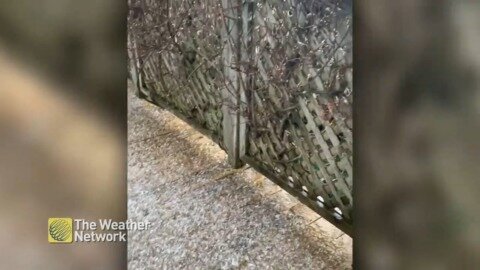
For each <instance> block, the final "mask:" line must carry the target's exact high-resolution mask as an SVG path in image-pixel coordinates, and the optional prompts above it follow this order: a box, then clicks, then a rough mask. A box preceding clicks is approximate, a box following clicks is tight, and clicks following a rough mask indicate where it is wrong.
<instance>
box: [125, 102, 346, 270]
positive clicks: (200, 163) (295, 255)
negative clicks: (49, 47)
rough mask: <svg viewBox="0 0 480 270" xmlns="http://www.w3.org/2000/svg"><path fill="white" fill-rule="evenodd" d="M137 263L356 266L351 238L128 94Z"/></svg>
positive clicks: (131, 252) (133, 257)
mask: <svg viewBox="0 0 480 270" xmlns="http://www.w3.org/2000/svg"><path fill="white" fill-rule="evenodd" d="M129 106H130V107H129V153H128V158H129V161H128V193H129V200H128V203H129V205H128V214H129V218H131V219H135V220H139V221H145V220H148V221H150V222H152V223H153V226H152V227H151V229H150V230H148V231H137V232H131V233H130V234H129V239H128V264H129V269H179V268H184V269H349V268H351V243H352V242H351V238H349V237H348V236H345V235H343V234H342V233H341V232H340V231H338V230H337V229H335V228H334V227H333V226H331V225H330V224H327V223H326V222H325V221H324V220H323V219H321V218H320V217H319V216H318V215H316V214H315V213H313V212H311V211H309V209H307V208H306V207H304V206H303V205H301V204H299V203H298V201H297V200H296V199H294V198H293V197H291V196H289V195H288V194H286V193H285V192H284V191H282V190H280V189H279V188H278V187H277V186H276V185H275V184H273V183H272V182H270V181H269V180H267V179H265V178H264V177H262V176H261V175H259V174H257V173H256V172H255V171H253V170H252V169H244V170H240V171H234V172H231V173H230V172H229V170H230V169H229V166H228V165H227V163H226V156H225V154H224V153H223V152H222V151H221V150H220V148H218V147H217V146H216V145H215V144H214V143H213V142H211V141H210V140H209V139H208V138H206V137H205V136H203V135H201V134H200V133H198V132H197V131H195V130H194V129H192V128H191V127H189V126H188V125H186V124H185V123H184V122H182V121H181V120H179V119H178V118H176V117H174V116H173V115H172V114H170V113H168V112H167V111H165V110H162V109H160V108H157V107H155V106H153V105H151V104H149V103H147V102H145V101H142V100H139V99H138V98H136V97H135V96H133V95H132V94H131V93H130V94H129Z"/></svg>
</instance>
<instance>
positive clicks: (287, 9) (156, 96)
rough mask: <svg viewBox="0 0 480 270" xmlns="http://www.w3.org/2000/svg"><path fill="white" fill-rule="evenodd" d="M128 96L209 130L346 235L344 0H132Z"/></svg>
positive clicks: (347, 31) (348, 128)
mask: <svg viewBox="0 0 480 270" xmlns="http://www.w3.org/2000/svg"><path fill="white" fill-rule="evenodd" d="M129 4H130V14H129V41H128V42H129V56H130V70H131V77H132V79H133V81H134V83H135V85H136V86H137V92H138V95H139V96H140V97H142V98H145V99H147V100H149V101H151V102H153V103H155V104H158V105H160V106H162V107H166V108H168V109H170V110H172V111H173V112H175V113H176V114H177V115H179V116H180V117H182V118H184V119H185V120H187V121H188V122H189V123H191V124H194V125H195V126H196V127H198V128H199V129H201V130H203V131H204V132H207V133H208V135H210V136H211V137H212V138H213V139H214V140H215V141H216V142H217V143H218V144H219V145H220V146H221V147H222V148H223V149H224V150H226V152H227V153H228V154H229V159H230V161H231V163H232V165H234V166H239V165H241V164H242V163H243V162H248V163H249V164H251V165H252V166H253V167H255V168H256V169H257V170H259V171H260V172H262V173H264V174H265V175H266V176H268V177H269V178H270V179H272V180H273V181H275V182H276V183H278V184H279V185H280V186H282V187H283V188H284V189H286V190H287V191H289V192H290V193H292V194H293V195H295V196H297V197H298V198H299V199H300V200H301V201H302V202H304V203H305V204H307V205H308V206H310V207H311V208H312V209H314V210H315V211H317V212H318V213H320V214H321V215H322V216H323V217H324V218H326V219H327V220H329V221H330V222H332V223H333V224H335V225H336V226H338V227H339V228H341V229H342V230H344V231H345V232H347V233H349V234H350V233H351V226H352V222H353V220H352V207H353V204H352V202H353V200H352V187H353V174H352V106H351V104H352V91H353V89H352V34H351V32H352V29H351V19H352V18H351V16H352V10H351V2H350V1H345V0H343V1H342V0H330V1H318V0H285V1H274V0H264V1H248V0H204V1H195V0H175V1H173V0H167V1H153V0H132V1H131V2H130V3H129Z"/></svg>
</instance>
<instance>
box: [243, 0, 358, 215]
mask: <svg viewBox="0 0 480 270" xmlns="http://www.w3.org/2000/svg"><path fill="white" fill-rule="evenodd" d="M350 8H351V7H350V6H349V5H348V3H346V2H345V1H315V0H304V1H300V0H294V1H292V0H289V1H273V0H272V1H258V2H256V3H255V8H254V10H255V14H254V23H253V31H252V32H253V41H252V42H253V44H254V47H255V49H254V51H255V54H254V59H253V65H254V67H253V68H254V69H255V70H256V72H255V73H254V75H253V76H252V77H253V81H254V89H253V90H252V91H251V92H250V93H249V94H248V93H247V95H250V96H249V102H250V103H251V106H250V110H249V112H248V116H247V119H248V120H247V121H248V123H249V132H248V135H247V137H248V142H249V146H248V148H247V153H246V155H247V157H250V158H251V159H253V160H254V161H255V162H254V163H255V165H257V166H261V167H262V168H263V169H266V170H268V171H270V172H271V173H272V174H274V175H275V176H276V177H278V178H279V179H282V181H284V182H286V183H288V184H289V185H290V187H293V188H295V189H297V190H298V191H299V192H301V193H302V194H303V195H304V196H305V197H307V198H309V199H310V200H312V201H314V202H315V203H316V204H317V205H319V206H320V207H322V208H325V209H326V210H327V211H328V212H329V213H331V214H332V215H333V216H334V217H335V218H336V219H337V220H340V221H342V222H346V223H351V214H352V201H353V200H352V186H353V180H352V177H353V174H352V165H351V164H352V106H351V104H352V56H351V53H352V51H351V50H352V48H351V44H352V42H351V25H350V24H351V10H349V9H350Z"/></svg>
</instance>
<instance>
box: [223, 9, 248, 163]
mask: <svg viewBox="0 0 480 270" xmlns="http://www.w3.org/2000/svg"><path fill="white" fill-rule="evenodd" d="M242 1H243V0H222V7H223V12H224V15H225V16H224V20H225V24H224V26H223V30H222V41H224V48H223V58H222V59H223V66H224V69H223V72H224V74H225V78H226V81H225V87H224V88H223V89H222V100H223V103H222V112H223V143H224V145H225V148H226V151H227V153H228V160H229V163H230V164H231V166H233V167H234V168H238V167H240V166H242V165H243V164H244V163H243V162H242V160H241V158H240V155H241V151H243V152H244V145H245V142H244V141H245V121H244V120H242V118H243V116H242V113H241V107H242V105H241V97H242V93H241V92H242V90H241V88H242V87H241V74H240V72H239V71H238V67H239V60H240V57H241V49H240V48H241V46H240V42H241V29H242V20H241V18H240V14H241V10H242V4H241V3H242Z"/></svg>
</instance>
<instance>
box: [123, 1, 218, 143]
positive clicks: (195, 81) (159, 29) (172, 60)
mask: <svg viewBox="0 0 480 270" xmlns="http://www.w3.org/2000/svg"><path fill="white" fill-rule="evenodd" d="M132 5H134V6H136V7H138V8H139V9H140V11H139V12H140V14H141V15H139V16H138V17H137V18H135V19H133V18H132V19H131V23H130V26H131V30H130V32H132V33H135V42H136V46H137V48H136V49H137V50H138V52H139V53H138V54H139V58H140V66H141V67H140V68H139V70H140V71H141V72H140V73H141V76H140V77H141V78H142V88H143V94H144V95H145V98H146V99H148V100H150V101H152V102H154V103H162V104H163V105H165V104H166V105H167V106H168V107H172V108H173V109H175V110H177V111H178V112H180V113H181V114H182V115H183V116H185V117H186V118H188V119H190V120H192V121H194V122H196V123H197V124H199V125H200V126H201V127H203V128H205V129H206V130H209V131H212V132H213V133H214V134H215V136H214V139H217V142H218V143H219V144H222V143H221V142H222V139H221V138H222V135H223V133H222V131H223V127H222V119H223V113H222V109H221V108H222V98H221V89H222V88H223V87H224V86H223V85H224V84H225V82H224V78H223V77H224V75H223V70H222V68H223V67H222V50H223V43H222V40H221V35H220V32H221V29H222V26H223V24H222V23H223V20H222V16H220V15H221V14H222V8H221V4H220V3H219V2H218V1H215V0H211V1H195V0H177V1H172V0H170V1H137V3H136V4H132Z"/></svg>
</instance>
